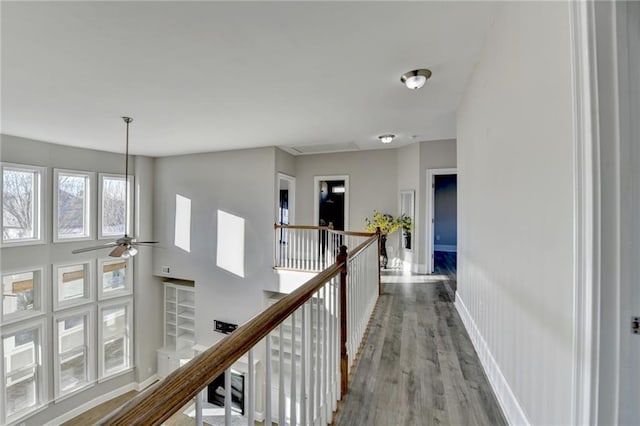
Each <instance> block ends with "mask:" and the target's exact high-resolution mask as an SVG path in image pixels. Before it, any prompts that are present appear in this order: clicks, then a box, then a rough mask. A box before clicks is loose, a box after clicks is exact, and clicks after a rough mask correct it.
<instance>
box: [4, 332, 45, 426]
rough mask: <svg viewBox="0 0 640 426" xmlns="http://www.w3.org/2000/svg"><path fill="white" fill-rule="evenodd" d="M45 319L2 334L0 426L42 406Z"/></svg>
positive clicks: (43, 397) (43, 394) (43, 395)
mask: <svg viewBox="0 0 640 426" xmlns="http://www.w3.org/2000/svg"><path fill="white" fill-rule="evenodd" d="M44 324H45V320H44V319H40V320H37V321H33V320H32V321H29V322H22V323H18V324H14V325H11V326H8V327H6V329H5V330H3V333H2V353H3V356H2V363H3V368H2V370H1V372H2V376H3V377H2V384H3V392H2V403H3V405H4V407H5V409H4V411H3V418H2V419H0V423H12V422H15V421H18V420H19V419H21V418H23V417H25V416H27V415H29V414H30V413H32V412H33V411H35V410H37V409H38V408H39V407H41V406H42V404H43V401H44V400H45V399H46V395H45V389H46V377H45V375H43V371H44V368H45V367H46V366H44V365H43V361H44V360H43V358H42V354H43V353H44V352H45V348H44V347H43V345H44V342H46V336H45V334H44Z"/></svg>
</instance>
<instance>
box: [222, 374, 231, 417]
mask: <svg viewBox="0 0 640 426" xmlns="http://www.w3.org/2000/svg"><path fill="white" fill-rule="evenodd" d="M224 426H231V369H230V368H227V369H226V370H225V371H224Z"/></svg>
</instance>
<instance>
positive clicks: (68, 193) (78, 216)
mask: <svg viewBox="0 0 640 426" xmlns="http://www.w3.org/2000/svg"><path fill="white" fill-rule="evenodd" d="M94 179H95V173H92V172H83V171H75V170H60V169H55V170H54V182H55V189H54V194H53V196H54V223H53V225H54V242H65V241H77V240H87V239H91V238H93V228H94V227H93V226H92V223H91V222H92V221H91V217H92V216H93V215H92V214H91V199H92V196H93V195H92V188H93V182H94Z"/></svg>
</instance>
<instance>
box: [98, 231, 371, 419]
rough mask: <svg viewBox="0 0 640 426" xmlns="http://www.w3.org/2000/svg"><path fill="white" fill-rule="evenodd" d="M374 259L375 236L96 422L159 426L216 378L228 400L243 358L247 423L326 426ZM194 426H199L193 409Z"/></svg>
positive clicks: (363, 309) (363, 319) (344, 379)
mask: <svg viewBox="0 0 640 426" xmlns="http://www.w3.org/2000/svg"><path fill="white" fill-rule="evenodd" d="M378 259H379V234H373V235H372V236H371V235H370V236H369V237H368V238H367V239H366V240H365V241H364V242H362V243H361V244H359V245H358V246H357V247H356V248H355V249H354V250H353V251H352V252H351V253H350V254H349V255H348V254H347V248H346V246H342V247H340V251H339V253H338V255H337V256H336V261H335V263H334V264H333V265H331V266H329V267H327V268H326V269H324V270H322V271H321V272H319V273H318V274H317V275H316V276H314V277H313V278H312V279H310V280H309V281H307V282H306V283H305V284H303V285H302V286H300V287H299V288H298V289H296V290H295V291H293V292H292V293H290V294H289V295H287V296H285V297H284V298H282V299H281V300H279V301H278V302H276V303H275V304H274V305H272V306H270V307H268V308H267V309H266V310H264V311H263V312H261V313H260V314H258V315H257V316H255V317H254V318H253V319H251V320H249V321H247V322H246V323H245V324H243V325H242V326H240V327H239V328H238V329H237V330H235V331H234V332H233V333H232V334H230V335H229V336H226V337H225V338H224V339H222V340H221V341H220V342H218V343H216V344H215V345H213V346H212V347H210V348H208V349H207V350H205V351H204V352H202V353H200V354H199V355H196V356H195V357H194V358H193V359H192V360H190V361H189V362H188V363H187V364H185V365H184V366H182V367H180V368H179V369H177V370H176V371H174V372H172V373H171V374H169V375H168V376H167V377H166V378H165V379H163V380H162V381H160V382H158V383H156V384H155V385H153V386H152V387H150V388H148V389H147V390H145V391H143V392H141V393H140V394H138V395H137V396H135V397H134V398H133V399H132V400H131V401H129V402H128V403H126V404H124V405H123V406H121V407H120V408H118V409H117V410H115V411H113V412H112V413H110V414H109V415H108V416H107V417H105V418H104V419H103V420H102V421H101V422H100V424H104V425H127V426H128V425H160V424H162V423H163V422H164V421H166V420H167V419H169V418H170V417H171V416H172V415H173V414H174V413H176V412H178V411H180V410H182V413H184V412H185V411H186V410H188V409H191V408H188V407H191V406H192V405H194V406H196V407H198V406H199V405H201V404H202V399H201V398H202V394H203V393H204V392H203V390H205V389H206V388H207V386H208V385H209V384H210V383H211V382H212V381H213V380H214V379H216V378H217V377H218V376H220V375H221V374H223V373H224V375H225V376H224V377H225V387H224V393H225V401H232V389H231V388H232V386H231V368H232V366H233V364H234V363H236V362H237V361H238V360H239V359H240V358H241V357H243V356H244V355H246V357H247V360H248V374H247V375H246V377H247V382H248V383H247V385H246V388H245V391H244V394H245V402H246V410H245V412H246V415H245V417H246V424H247V425H252V426H253V425H254V424H255V422H256V420H258V421H263V422H264V424H268V425H270V424H272V422H277V423H278V424H280V425H285V424H290V425H297V424H300V425H308V424H314V425H317V424H323V425H326V424H330V423H331V422H332V419H333V414H334V413H335V411H336V409H337V406H338V402H339V401H340V400H341V398H342V397H343V395H344V394H345V393H346V392H347V390H348V380H349V374H350V369H351V368H352V366H353V361H354V359H356V355H357V351H358V348H359V346H360V345H361V344H362V341H363V339H364V337H365V330H366V324H367V322H368V321H369V318H370V316H371V314H372V312H373V308H374V306H375V302H376V300H377V297H378V294H379V283H380V276H379V263H378ZM256 360H260V361H262V364H261V363H260V362H259V361H258V362H256ZM256 366H258V367H256ZM256 414H257V415H256ZM231 416H232V412H231V404H225V407H224V424H225V425H230V424H231ZM194 422H195V423H196V424H202V415H201V413H199V412H198V411H197V410H196V415H195V420H194Z"/></svg>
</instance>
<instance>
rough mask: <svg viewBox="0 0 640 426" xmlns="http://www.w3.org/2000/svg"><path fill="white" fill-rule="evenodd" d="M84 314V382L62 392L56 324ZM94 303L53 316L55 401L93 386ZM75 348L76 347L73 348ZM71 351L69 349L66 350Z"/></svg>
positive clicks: (60, 362) (94, 345)
mask: <svg viewBox="0 0 640 426" xmlns="http://www.w3.org/2000/svg"><path fill="white" fill-rule="evenodd" d="M76 316H84V317H85V323H84V349H85V352H84V356H85V374H86V382H85V383H84V384H83V385H81V386H76V387H74V388H72V389H70V390H68V391H65V392H63V391H62V389H61V386H60V385H61V383H60V380H61V379H62V369H61V367H62V356H63V355H64V354H61V353H60V341H59V338H60V334H59V333H60V331H59V327H58V324H59V322H60V321H64V320H66V319H69V318H72V317H76ZM94 321H95V305H90V306H84V307H80V308H75V309H69V310H66V311H63V312H60V313H57V314H55V315H54V316H53V361H54V370H53V378H54V398H55V402H59V401H61V400H63V399H65V398H67V397H69V396H71V395H74V394H76V393H78V392H81V391H82V390H84V389H86V388H88V387H90V386H93V385H94V384H95V370H96V368H95V358H96V357H95V355H94V354H95V347H96V343H95V325H94ZM74 350H76V348H74ZM67 352H71V351H67Z"/></svg>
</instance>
